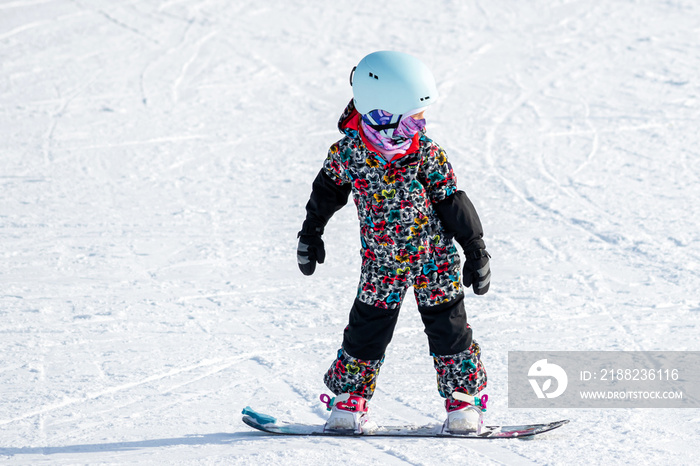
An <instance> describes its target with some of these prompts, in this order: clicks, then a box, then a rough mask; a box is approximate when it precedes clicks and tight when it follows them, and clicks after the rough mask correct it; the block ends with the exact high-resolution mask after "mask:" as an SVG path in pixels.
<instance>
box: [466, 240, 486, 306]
mask: <svg viewBox="0 0 700 466" xmlns="http://www.w3.org/2000/svg"><path fill="white" fill-rule="evenodd" d="M464 255H465V257H466V260H465V262H464V277H463V280H464V286H466V287H467V288H469V287H470V286H472V285H473V288H474V294H477V295H482V294H486V292H487V291H488V290H489V285H490V284H491V266H490V265H489V259H490V258H491V256H490V255H489V253H488V252H486V249H476V250H473V251H471V252H465V253H464Z"/></svg>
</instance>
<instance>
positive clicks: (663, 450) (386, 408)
mask: <svg viewBox="0 0 700 466" xmlns="http://www.w3.org/2000/svg"><path fill="white" fill-rule="evenodd" d="M385 49H388V50H399V51H404V52H408V53H411V54H413V55H415V56H417V57H419V58H421V59H422V60H423V61H424V62H425V63H426V64H428V66H429V67H430V68H431V69H432V70H433V72H434V74H435V76H436V79H437V82H438V88H439V91H440V95H441V97H440V99H439V101H438V102H436V103H435V104H434V105H433V106H431V107H430V109H429V111H428V112H427V113H426V116H427V119H428V134H429V135H430V136H431V137H432V138H433V139H435V140H436V141H437V142H438V143H440V144H441V145H442V146H443V147H444V148H445V150H446V151H447V154H448V157H449V159H450V161H451V162H452V165H453V166H454V169H455V172H456V174H457V177H458V183H459V187H460V188H461V189H463V190H465V191H466V192H467V193H468V194H469V196H470V198H471V199H472V200H473V202H474V204H475V205H476V207H477V209H478V211H479V213H480V215H481V219H482V222H483V224H484V228H485V232H486V236H485V239H486V243H487V246H488V249H489V252H490V253H491V255H492V257H493V258H492V262H491V264H492V271H493V282H492V285H491V291H490V292H489V293H488V294H487V295H486V296H483V297H477V296H475V295H473V294H469V296H468V297H467V300H466V301H467V309H468V315H469V320H470V323H471V325H472V327H473V329H474V334H475V338H476V339H477V341H479V343H480V344H481V347H482V350H483V361H484V363H485V365H486V370H487V372H488V377H489V387H488V393H489V396H490V405H489V411H488V414H487V415H488V418H487V422H490V423H501V424H514V423H525V422H546V421H553V420H557V419H571V423H570V424H568V425H567V426H564V427H562V428H560V429H558V430H556V431H553V432H550V433H548V434H545V435H542V436H539V437H537V438H536V439H535V440H532V441H522V440H516V441H488V440H484V441H480V440H477V441H462V440H438V439H414V440H402V439H329V438H291V437H274V436H269V435H265V434H262V433H259V432H256V431H253V430H251V429H250V428H248V427H247V426H245V425H244V424H243V423H242V422H241V420H240V417H241V416H240V412H241V410H242V409H243V408H244V407H245V406H247V405H250V406H252V407H254V408H255V409H257V410H259V411H261V412H266V413H269V414H273V415H276V416H278V417H281V418H285V419H296V420H298V421H301V422H307V423H321V422H323V421H324V419H325V418H326V416H327V414H326V411H325V406H323V405H322V404H321V403H320V402H319V401H318V396H319V394H321V393H323V392H325V387H324V385H323V382H322V375H323V373H324V372H325V371H326V369H327V368H328V366H329V365H330V363H331V362H332V361H333V359H334V356H335V353H336V351H337V350H338V348H339V345H340V342H341V336H342V330H343V328H344V326H345V324H346V319H347V315H348V311H349V309H350V305H351V303H352V300H353V299H354V296H355V289H356V286H357V280H358V277H359V266H360V255H359V249H360V244H359V235H358V232H359V227H358V221H357V217H356V212H355V209H354V207H353V206H352V203H350V205H348V206H347V207H346V208H345V209H343V210H341V211H340V212H339V213H338V214H337V215H336V216H335V217H334V218H333V219H332V220H331V222H330V224H329V226H328V228H327V231H326V235H325V237H324V238H325V241H326V249H327V253H328V255H327V259H326V263H325V264H323V265H321V266H319V267H318V269H317V271H316V274H315V275H313V276H311V277H305V276H303V275H302V274H301V273H300V272H299V270H298V268H297V264H296V242H297V239H296V233H297V231H298V230H299V228H300V226H301V222H302V220H303V218H304V215H305V211H304V206H305V204H306V201H307V199H308V195H309V193H310V188H311V181H312V180H313V178H314V177H315V175H316V173H317V172H318V170H319V169H320V167H321V164H322V162H323V160H324V158H325V156H326V151H327V149H328V147H329V146H330V144H332V143H333V142H335V141H336V140H337V139H339V137H340V135H339V133H338V132H337V129H336V122H337V118H338V116H339V114H340V112H341V111H342V110H343V108H344V106H345V105H346V103H347V102H348V100H349V99H350V97H351V89H350V87H349V84H348V76H349V73H350V70H351V69H352V67H353V66H354V65H356V64H357V62H358V61H359V60H360V59H361V58H362V57H363V56H364V55H366V54H367V53H370V52H372V51H376V50H385ZM699 69H700V6H699V5H698V3H697V2H695V1H693V0H665V1H661V0H659V1H651V0H615V1H604V0H591V1H583V0H579V1H576V0H548V1H545V0H535V1H527V2H522V1H516V0H497V1H483V0H481V1H480V0H469V1H451V0H441V1H431V2H424V1H417V0H403V1H400V2H399V1H387V2H378V1H364V0H360V1H344V0H343V1H334V2H311V1H306V2H305V1H301V0H296V1H295V0H269V1H244V0H235V1H225V0H191V1H189V0H187V1H186V0H168V1H166V0H160V1H159V0H150V1H121V0H119V1H113V0H110V1H108V0H89V1H88V0H73V1H69V0H4V1H2V2H0V400H1V401H0V462H2V463H8V464H83V463H90V464H95V463H98V464H99V463H103V464H112V463H117V464H123V463H129V464H131V463H142V464H146V463H159V462H168V463H183V464H250V465H259V464H305V465H326V464H356V465H366V464H368V463H372V464H414V465H419V464H425V465H428V464H480V465H481V464H584V463H590V464H603V463H605V464H625V463H627V464H644V463H654V464H690V463H693V462H694V461H697V456H696V455H697V451H698V450H699V449H700V413H698V411H697V410H691V409H676V410H653V409H616V410H599V409H569V410H566V409H562V410H542V409H539V410H535V409H531V410H530V409H509V408H508V403H507V354H508V351H509V350H637V351H638V350H674V351H681V350H700V332H699V331H698V330H699V329H698V327H699V324H700V292H699V291H698V290H700V266H699V262H700V228H699V226H698V223H699V220H700V149H699V147H700V131H698V126H699V125H700V80H699V79H698V70H699ZM371 410H372V413H373V417H374V419H375V420H377V421H378V422H379V423H380V424H405V423H413V424H423V423H437V422H441V421H442V420H443V417H444V410H443V406H442V399H441V398H440V397H439V395H438V393H437V391H436V387H435V375H434V370H433V368H432V361H431V358H430V356H429V354H428V349H427V341H426V337H425V335H424V333H423V329H422V323H421V321H420V318H419V316H418V312H417V309H416V305H415V302H414V301H413V299H412V297H411V295H410V293H409V295H408V297H407V300H406V302H405V304H404V307H403V309H402V314H401V317H400V320H399V324H398V327H397V330H396V334H395V336H394V340H393V342H392V344H391V346H390V347H389V349H388V352H387V355H386V363H385V365H384V367H383V368H382V373H381V376H380V379H379V384H378V388H377V392H376V394H375V397H374V398H373V399H372V408H371ZM693 458H695V460H694V459H693Z"/></svg>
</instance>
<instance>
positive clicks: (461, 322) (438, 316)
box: [418, 295, 472, 355]
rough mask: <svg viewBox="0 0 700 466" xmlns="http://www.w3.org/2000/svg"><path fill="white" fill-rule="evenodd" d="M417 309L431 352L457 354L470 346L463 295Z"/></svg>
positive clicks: (470, 338) (470, 340)
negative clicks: (446, 301)
mask: <svg viewBox="0 0 700 466" xmlns="http://www.w3.org/2000/svg"><path fill="white" fill-rule="evenodd" d="M418 310H419V311H420V315H421V319H423V324H424V325H425V333H426V335H428V344H429V346H430V352H431V353H432V354H437V355H447V354H457V353H461V352H462V351H464V350H466V349H467V348H469V347H470V346H471V344H472V329H471V328H469V327H468V326H467V312H466V311H465V309H464V295H461V296H460V297H458V298H457V299H455V300H453V301H450V302H448V303H443V304H439V305H437V306H430V307H418Z"/></svg>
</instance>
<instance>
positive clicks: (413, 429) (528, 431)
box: [243, 406, 569, 438]
mask: <svg viewBox="0 0 700 466" xmlns="http://www.w3.org/2000/svg"><path fill="white" fill-rule="evenodd" d="M243 422H244V423H246V424H247V425H249V426H250V427H252V428H254V429H258V430H261V431H263V432H268V433H271V434H279V435H326V436H334V437H442V438H526V437H532V436H534V435H538V434H542V433H544V432H549V431H550V430H554V429H556V428H558V427H561V426H563V425H564V424H567V423H568V422H569V421H568V419H565V420H561V421H555V422H550V423H547V424H525V425H514V426H483V427H482V428H481V432H478V433H477V432H459V433H457V432H449V431H447V430H445V429H444V427H443V425H442V424H433V425H424V426H412V425H405V426H379V428H378V429H376V430H373V431H371V432H364V433H362V434H357V433H355V432H353V431H324V430H323V425H322V424H316V425H314V424H297V423H293V422H286V421H279V420H277V419H276V418H274V417H272V416H269V415H267V414H261V413H258V412H256V411H254V410H253V409H251V408H250V407H249V406H248V407H246V408H245V409H244V410H243Z"/></svg>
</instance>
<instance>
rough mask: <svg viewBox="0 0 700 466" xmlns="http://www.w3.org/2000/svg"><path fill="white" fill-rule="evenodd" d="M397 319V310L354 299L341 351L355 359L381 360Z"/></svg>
mask: <svg viewBox="0 0 700 466" xmlns="http://www.w3.org/2000/svg"><path fill="white" fill-rule="evenodd" d="M398 318H399V309H398V308H397V309H382V308H378V307H374V306H370V305H368V304H365V303H363V302H362V301H360V300H357V299H356V300H355V302H354V303H353V305H352V309H351V310H350V319H349V323H348V326H347V327H345V332H344V333H343V349H344V350H345V351H346V352H347V353H348V354H349V355H351V356H353V357H355V358H357V359H368V360H376V359H382V357H384V353H385V352H386V348H387V346H389V342H390V341H391V337H392V336H393V335H394V328H395V327H396V321H397V320H398Z"/></svg>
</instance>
